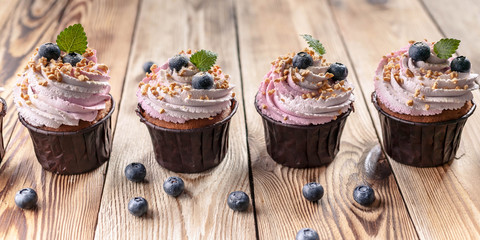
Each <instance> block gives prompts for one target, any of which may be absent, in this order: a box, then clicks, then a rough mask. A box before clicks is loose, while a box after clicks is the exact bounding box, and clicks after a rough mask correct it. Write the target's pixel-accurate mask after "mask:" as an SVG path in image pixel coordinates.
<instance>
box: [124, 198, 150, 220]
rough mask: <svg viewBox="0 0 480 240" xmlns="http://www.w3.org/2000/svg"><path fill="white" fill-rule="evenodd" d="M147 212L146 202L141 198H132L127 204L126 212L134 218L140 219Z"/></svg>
mask: <svg viewBox="0 0 480 240" xmlns="http://www.w3.org/2000/svg"><path fill="white" fill-rule="evenodd" d="M147 210H148V202H147V200H145V198H143V197H134V198H132V200H130V202H129V203H128V211H129V212H130V213H131V214H132V215H133V216H136V217H141V216H143V215H144V214H145V213H147Z"/></svg>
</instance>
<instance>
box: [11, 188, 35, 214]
mask: <svg viewBox="0 0 480 240" xmlns="http://www.w3.org/2000/svg"><path fill="white" fill-rule="evenodd" d="M37 201H38V196H37V193H36V192H35V190H33V189H31V188H24V189H22V190H20V191H18V192H17V194H16V195H15V204H17V206H18V207H19V208H23V209H31V208H33V207H35V206H36V205H37Z"/></svg>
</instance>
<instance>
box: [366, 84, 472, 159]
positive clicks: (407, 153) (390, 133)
mask: <svg viewBox="0 0 480 240" xmlns="http://www.w3.org/2000/svg"><path fill="white" fill-rule="evenodd" d="M372 102H373V104H374V105H375V107H376V108H377V110H378V116H379V118H380V123H381V125H382V136H383V148H384V150H385V152H386V153H387V154H388V155H389V156H390V157H391V158H392V159H393V160H395V161H396V162H399V163H402V164H406V165H410V166H415V167H436V166H440V165H443V164H445V163H447V162H449V161H451V160H453V159H454V158H455V154H456V152H457V150H458V147H459V145H460V139H461V135H462V130H463V127H464V126H465V123H466V121H467V118H468V117H470V115H472V113H473V112H474V111H475V108H476V105H475V103H473V102H472V107H471V108H470V109H469V110H468V112H467V113H466V114H464V115H463V116H461V117H460V118H458V119H454V120H449V121H441V122H431V123H422V122H412V121H407V120H404V119H400V118H397V117H395V116H392V115H390V114H388V113H387V112H385V111H384V110H383V109H382V108H381V107H380V106H379V103H378V101H377V96H376V93H375V92H373V93H372Z"/></svg>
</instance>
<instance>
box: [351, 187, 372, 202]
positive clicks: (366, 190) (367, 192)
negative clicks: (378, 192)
mask: <svg viewBox="0 0 480 240" xmlns="http://www.w3.org/2000/svg"><path fill="white" fill-rule="evenodd" d="M353 199H354V200H355V201H356V202H358V203H359V204H360V205H363V206H368V205H370V204H372V203H373V202H374V201H375V192H374V191H373V189H372V188H371V187H369V186H365V185H359V186H357V187H356V188H355V190H353Z"/></svg>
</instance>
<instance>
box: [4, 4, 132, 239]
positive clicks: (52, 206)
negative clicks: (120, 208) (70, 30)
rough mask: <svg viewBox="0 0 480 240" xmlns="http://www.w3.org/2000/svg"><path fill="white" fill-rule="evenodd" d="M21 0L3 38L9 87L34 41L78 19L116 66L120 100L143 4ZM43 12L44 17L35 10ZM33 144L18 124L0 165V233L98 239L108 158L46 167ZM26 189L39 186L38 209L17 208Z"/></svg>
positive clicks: (115, 84)
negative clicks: (53, 169) (90, 164)
mask: <svg viewBox="0 0 480 240" xmlns="http://www.w3.org/2000/svg"><path fill="white" fill-rule="evenodd" d="M22 3H23V4H20V5H19V7H20V8H21V9H17V10H16V11H18V12H17V14H15V15H14V16H15V17H14V18H13V19H12V20H11V22H8V23H7V24H6V25H7V28H6V31H8V34H6V35H7V36H9V39H8V42H7V43H6V44H3V46H8V49H7V50H6V51H7V52H6V53H4V54H3V55H2V56H3V58H2V60H6V61H5V63H2V66H5V69H8V71H6V73H5V72H2V74H7V75H2V77H4V76H6V78H8V81H7V85H6V86H7V88H8V89H11V87H12V86H13V82H14V80H15V76H14V74H15V73H16V72H17V71H18V69H21V68H22V67H23V66H24V64H25V63H26V59H28V58H29V57H30V54H31V53H32V52H33V49H34V48H35V47H37V46H39V45H41V44H42V43H43V42H46V41H52V39H53V40H54V38H55V36H56V35H57V34H58V32H59V31H61V30H62V29H63V28H64V27H66V26H67V25H70V24H72V23H76V22H80V23H82V24H83V25H84V27H85V29H86V31H87V34H88V37H89V39H88V40H89V43H90V46H92V47H94V48H96V49H97V50H98V52H99V60H100V61H101V62H104V63H106V64H107V65H109V66H111V76H112V81H111V84H112V95H113V96H114V98H115V99H116V100H117V101H119V100H120V93H121V89H122V85H123V79H124V78H123V76H124V73H125V71H126V65H127V58H128V55H129V50H130V43H131V40H132V34H133V27H134V24H135V16H136V9H137V6H138V2H137V1H126V0H125V1H123V2H119V1H113V0H110V1H95V2H90V1H68V2H67V1H64V2H55V3H51V5H50V4H42V3H40V2H32V3H31V2H30V1H25V2H22ZM114 6H115V7H114ZM40 13H41V14H43V15H42V16H43V17H39V18H38V19H36V18H35V17H34V16H32V14H40ZM113 22H115V24H112V23H113ZM4 30H5V29H4ZM1 37H5V35H1ZM3 42H4V41H2V43H3ZM9 92H10V91H9ZM7 99H8V100H9V104H10V106H11V107H10V108H11V109H10V111H9V114H10V117H11V118H12V119H13V120H12V121H14V122H16V113H15V109H14V107H12V106H13V103H12V97H11V94H9V95H7ZM32 148H33V146H32V144H31V141H30V137H29V136H28V133H27V131H26V129H25V128H24V127H23V126H22V125H21V124H17V127H16V128H15V129H14V130H13V134H12V141H11V144H10V145H9V147H8V148H7V154H6V156H5V159H4V163H3V164H2V166H1V169H0V172H1V177H0V202H2V204H1V205H0V219H1V220H0V221H1V222H2V224H1V226H0V233H1V235H0V238H12V239H33V238H39V239H57V238H59V239H88V238H93V236H94V231H95V224H96V223H97V214H98V209H99V207H100V198H101V194H102V190H103V183H104V171H105V169H106V164H105V165H103V166H102V167H100V168H99V169H97V170H96V171H94V172H91V173H88V174H83V175H77V176H59V175H54V174H51V173H49V172H46V171H43V170H42V168H41V166H40V164H38V163H37V160H36V158H35V155H34V153H33V149H32ZM23 187H32V188H34V189H36V191H37V193H38V195H39V203H38V206H39V207H38V208H37V209H36V210H34V211H23V210H21V209H19V208H17V207H16V206H15V203H14V201H13V198H14V196H15V193H16V192H17V191H18V190H19V189H21V188H23Z"/></svg>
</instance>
